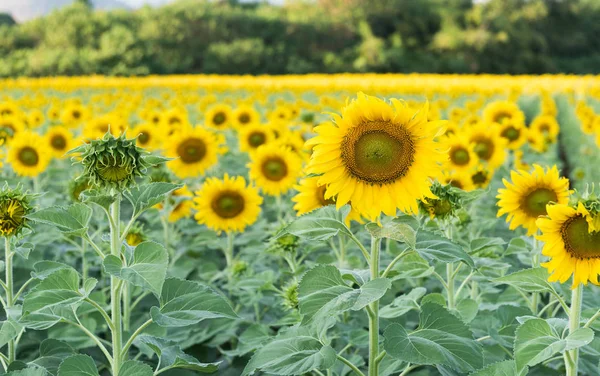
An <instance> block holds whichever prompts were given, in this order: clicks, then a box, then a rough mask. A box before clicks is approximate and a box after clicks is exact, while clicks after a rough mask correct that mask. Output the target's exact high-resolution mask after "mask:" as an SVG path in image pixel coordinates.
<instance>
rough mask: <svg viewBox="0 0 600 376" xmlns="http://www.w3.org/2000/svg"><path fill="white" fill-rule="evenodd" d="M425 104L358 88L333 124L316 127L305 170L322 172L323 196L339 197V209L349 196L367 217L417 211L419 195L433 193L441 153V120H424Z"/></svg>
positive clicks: (310, 142) (443, 156) (371, 218)
mask: <svg viewBox="0 0 600 376" xmlns="http://www.w3.org/2000/svg"><path fill="white" fill-rule="evenodd" d="M427 109H428V107H427V105H425V106H424V107H423V108H422V109H420V110H417V111H416V112H414V111H412V110H411V109H410V108H409V107H408V106H407V105H406V104H405V103H404V102H402V101H398V100H392V103H391V104H388V103H386V102H385V101H383V100H381V99H378V98H375V97H371V96H368V95H365V94H363V93H359V94H358V99H356V100H353V101H352V102H350V104H349V105H348V106H347V107H346V108H344V110H343V112H342V115H341V116H339V115H335V116H334V121H335V125H333V124H331V123H329V124H327V123H326V124H323V125H320V126H318V127H316V128H315V131H316V132H317V134H318V135H317V136H316V137H314V138H313V139H311V140H309V141H308V142H307V146H311V145H314V148H313V154H312V156H311V161H310V164H309V166H308V168H307V172H308V173H314V174H322V176H321V177H320V178H319V184H320V185H326V186H327V189H326V193H325V197H326V198H331V197H335V196H337V198H336V205H337V207H338V208H340V207H342V206H343V205H345V204H347V203H348V202H350V201H351V202H352V207H353V208H354V209H356V210H357V211H358V212H359V213H360V214H361V215H363V216H364V217H366V218H368V219H370V220H373V219H375V218H376V217H377V216H378V215H379V214H380V213H381V212H384V213H385V214H386V215H395V214H396V211H397V210H398V209H400V210H402V211H404V212H406V213H416V212H418V210H419V207H418V202H417V200H419V199H424V198H426V197H433V194H432V193H431V191H430V189H429V187H430V186H431V179H430V177H432V176H437V175H439V173H440V168H441V167H440V165H441V163H442V161H443V160H444V158H445V153H444V152H442V151H441V150H440V149H439V145H438V143H437V142H435V141H434V139H435V138H436V137H437V136H439V134H440V133H441V132H442V131H443V130H442V129H441V128H442V127H441V126H440V125H441V124H440V123H439V122H428V121H427V112H428V110H427Z"/></svg>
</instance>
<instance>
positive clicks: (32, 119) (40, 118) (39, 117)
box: [27, 109, 44, 128]
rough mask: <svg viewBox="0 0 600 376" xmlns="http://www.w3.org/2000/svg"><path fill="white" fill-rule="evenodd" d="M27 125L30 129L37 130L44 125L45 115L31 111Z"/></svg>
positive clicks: (36, 110)
mask: <svg viewBox="0 0 600 376" xmlns="http://www.w3.org/2000/svg"><path fill="white" fill-rule="evenodd" d="M27 123H28V124H29V128H37V127H39V126H40V125H42V123H44V114H43V113H42V111H40V110H38V109H34V110H31V112H29V113H28V114H27Z"/></svg>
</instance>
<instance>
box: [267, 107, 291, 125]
mask: <svg viewBox="0 0 600 376" xmlns="http://www.w3.org/2000/svg"><path fill="white" fill-rule="evenodd" d="M267 118H268V119H269V121H271V122H273V123H279V124H281V123H284V122H286V121H289V120H291V119H292V112H291V111H290V109H289V108H288V107H287V106H285V105H281V106H277V108H275V109H274V110H273V111H271V112H270V113H269V114H268V115H267Z"/></svg>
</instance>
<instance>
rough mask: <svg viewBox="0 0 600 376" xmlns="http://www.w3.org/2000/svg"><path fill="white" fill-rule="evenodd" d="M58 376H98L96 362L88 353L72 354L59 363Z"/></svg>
mask: <svg viewBox="0 0 600 376" xmlns="http://www.w3.org/2000/svg"><path fill="white" fill-rule="evenodd" d="M58 376H99V374H98V369H97V368H96V363H95V362H94V359H92V357H91V356H89V355H83V354H79V355H73V356H70V357H68V358H66V359H65V360H63V362H62V363H61V364H60V367H58Z"/></svg>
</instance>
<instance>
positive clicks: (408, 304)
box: [379, 287, 427, 319]
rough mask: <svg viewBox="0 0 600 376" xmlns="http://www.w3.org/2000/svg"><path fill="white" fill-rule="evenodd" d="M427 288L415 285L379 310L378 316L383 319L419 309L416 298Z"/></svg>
mask: <svg viewBox="0 0 600 376" xmlns="http://www.w3.org/2000/svg"><path fill="white" fill-rule="evenodd" d="M426 292H427V289H426V288H424V287H416V288H414V289H413V290H411V292H409V293H408V294H406V295H400V296H399V297H397V298H396V299H394V301H393V302H392V303H390V304H388V305H386V306H384V307H381V309H380V310H379V317H382V318H384V319H392V318H395V317H400V316H402V315H404V314H406V313H408V312H410V311H412V310H416V311H418V310H419V309H420V307H419V303H418V300H419V299H421V298H422V297H423V295H425V293H426Z"/></svg>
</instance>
